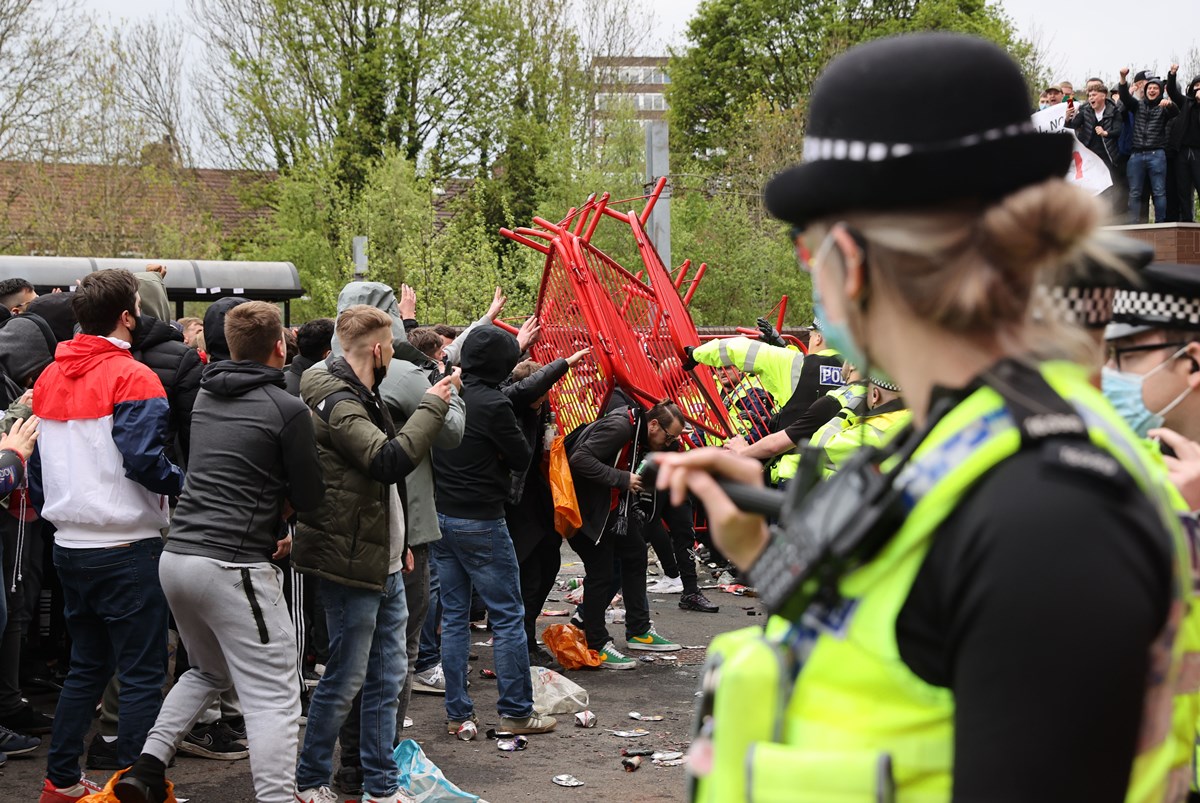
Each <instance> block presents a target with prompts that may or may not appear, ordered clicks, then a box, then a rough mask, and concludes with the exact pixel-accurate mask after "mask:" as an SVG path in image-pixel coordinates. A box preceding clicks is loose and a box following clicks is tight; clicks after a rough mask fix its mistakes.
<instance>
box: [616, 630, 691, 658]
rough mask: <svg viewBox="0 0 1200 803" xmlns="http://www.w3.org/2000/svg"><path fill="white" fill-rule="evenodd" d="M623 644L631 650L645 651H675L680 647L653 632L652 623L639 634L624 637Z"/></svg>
mask: <svg viewBox="0 0 1200 803" xmlns="http://www.w3.org/2000/svg"><path fill="white" fill-rule="evenodd" d="M625 646H626V647H627V648H629V649H631V650H645V651H646V652H675V651H676V650H679V649H682V648H681V647H680V646H679V645H678V644H676V643H675V642H673V641H671V640H670V639H665V638H663V637H662V636H660V635H658V633H656V632H654V625H651V626H650V629H649V630H647V631H646V632H645V633H643V634H642V635H640V636H634V637H632V638H627V639H625Z"/></svg>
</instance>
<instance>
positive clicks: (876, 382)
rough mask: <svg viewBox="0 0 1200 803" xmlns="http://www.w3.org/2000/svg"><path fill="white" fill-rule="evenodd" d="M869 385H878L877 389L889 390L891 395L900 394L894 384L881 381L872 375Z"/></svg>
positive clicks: (898, 388)
mask: <svg viewBox="0 0 1200 803" xmlns="http://www.w3.org/2000/svg"><path fill="white" fill-rule="evenodd" d="M871 384H873V385H878V386H879V387H881V388H883V389H884V390H890V391H891V392H892V393H900V392H901V391H900V386H899V385H897V384H896V383H895V382H889V381H888V380H886V379H882V378H880V377H878V376H875V375H873V374H872V376H871Z"/></svg>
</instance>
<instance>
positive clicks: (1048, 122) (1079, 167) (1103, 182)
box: [1031, 103, 1113, 195]
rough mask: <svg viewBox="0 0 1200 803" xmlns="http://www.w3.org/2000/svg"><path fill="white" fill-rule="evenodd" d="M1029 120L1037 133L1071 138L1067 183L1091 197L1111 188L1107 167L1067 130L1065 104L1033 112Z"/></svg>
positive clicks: (1110, 176) (1077, 108)
mask: <svg viewBox="0 0 1200 803" xmlns="http://www.w3.org/2000/svg"><path fill="white" fill-rule="evenodd" d="M1075 113H1076V114H1079V113H1080V109H1079V106H1078V105H1076V107H1075ZM1031 119H1032V120H1033V124H1034V125H1035V126H1036V127H1037V130H1038V131H1044V132H1048V133H1052V134H1059V133H1061V134H1066V135H1068V136H1070V137H1071V141H1072V142H1073V143H1074V144H1075V153H1074V154H1073V163H1072V165H1071V169H1070V170H1068V171H1067V175H1066V179H1067V181H1069V182H1071V183H1072V184H1078V185H1079V186H1080V187H1082V188H1083V189H1085V190H1087V191H1088V192H1090V193H1091V194H1092V195H1099V194H1100V193H1102V192H1104V191H1105V190H1107V189H1108V188H1109V187H1111V186H1112V184H1113V181H1112V174H1110V173H1109V172H1108V165H1106V164H1105V163H1104V160H1103V159H1101V158H1100V157H1099V156H1097V155H1096V154H1094V153H1092V152H1091V151H1089V150H1088V149H1087V148H1085V147H1083V144H1082V143H1081V142H1080V141H1079V138H1078V137H1076V136H1075V132H1074V130H1072V129H1070V128H1067V104H1065V103H1058V104H1055V105H1054V106H1051V107H1050V108H1048V109H1042V110H1041V111H1039V112H1035V113H1034V115H1033V117H1032V118H1031Z"/></svg>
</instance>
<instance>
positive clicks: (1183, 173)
mask: <svg viewBox="0 0 1200 803" xmlns="http://www.w3.org/2000/svg"><path fill="white" fill-rule="evenodd" d="M1178 70H1179V65H1178V64H1172V65H1171V72H1170V74H1169V75H1168V76H1167V95H1168V96H1169V97H1170V98H1171V100H1173V101H1174V102H1175V105H1176V106H1178V107H1179V117H1178V118H1177V119H1176V120H1175V121H1174V122H1173V123H1172V124H1171V141H1170V145H1169V147H1170V148H1171V149H1172V150H1174V151H1176V156H1175V187H1176V193H1177V194H1178V196H1179V215H1178V217H1177V219H1178V221H1179V222H1180V223H1191V222H1192V221H1193V220H1194V219H1195V208H1194V202H1193V200H1192V198H1193V196H1194V194H1195V193H1196V192H1200V75H1197V76H1196V77H1195V78H1193V79H1192V81H1191V83H1189V84H1188V85H1187V89H1185V90H1184V91H1183V94H1180V92H1179V87H1178V85H1177V83H1176V73H1177V71H1178Z"/></svg>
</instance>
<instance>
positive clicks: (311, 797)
mask: <svg viewBox="0 0 1200 803" xmlns="http://www.w3.org/2000/svg"><path fill="white" fill-rule="evenodd" d="M296 800H297V803H340V801H341V798H339V797H338V796H337V795H336V794H334V792H333V790H332V789H330V788H329V787H328V786H322V787H320V788H318V789H305V790H304V791H303V792H297V793H296Z"/></svg>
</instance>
